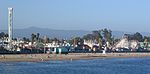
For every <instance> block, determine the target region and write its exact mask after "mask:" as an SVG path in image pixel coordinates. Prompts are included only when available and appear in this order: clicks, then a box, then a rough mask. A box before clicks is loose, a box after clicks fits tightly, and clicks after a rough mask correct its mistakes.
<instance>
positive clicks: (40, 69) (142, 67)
mask: <svg viewBox="0 0 150 74" xmlns="http://www.w3.org/2000/svg"><path fill="white" fill-rule="evenodd" d="M98 73H99V74H149V73H150V58H112V59H94V60H74V61H46V62H5V63H4V62H2V63H0V74H98Z"/></svg>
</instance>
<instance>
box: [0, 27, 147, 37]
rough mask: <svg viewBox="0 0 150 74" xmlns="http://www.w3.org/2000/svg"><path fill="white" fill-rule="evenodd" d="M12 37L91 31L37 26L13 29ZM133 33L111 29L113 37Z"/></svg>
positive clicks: (85, 32)
mask: <svg viewBox="0 0 150 74" xmlns="http://www.w3.org/2000/svg"><path fill="white" fill-rule="evenodd" d="M1 32H7V30H1ZM13 33H14V37H19V38H22V37H28V38H30V37H31V34H32V33H35V34H36V33H40V36H41V37H43V36H45V35H46V36H48V37H50V38H55V37H56V38H59V39H71V38H72V37H77V36H79V37H82V36H84V35H86V34H89V33H92V32H91V31H84V30H55V29H48V28H38V27H29V28H25V29H14V32H13ZM125 33H127V34H133V32H123V31H112V35H113V36H114V37H115V38H121V37H122V35H123V34H125ZM141 34H142V35H144V36H150V33H148V32H141Z"/></svg>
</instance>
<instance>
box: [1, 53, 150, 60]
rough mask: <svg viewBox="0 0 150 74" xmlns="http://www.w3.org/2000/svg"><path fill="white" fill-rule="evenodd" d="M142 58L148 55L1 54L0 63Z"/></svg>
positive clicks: (148, 54)
mask: <svg viewBox="0 0 150 74" xmlns="http://www.w3.org/2000/svg"><path fill="white" fill-rule="evenodd" d="M133 57H136V58H142V57H150V53H107V54H102V53H69V54H5V55H4V54H3V55H2V54H1V55H0V62H36V61H49V60H71V61H72V60H80V59H97V58H133Z"/></svg>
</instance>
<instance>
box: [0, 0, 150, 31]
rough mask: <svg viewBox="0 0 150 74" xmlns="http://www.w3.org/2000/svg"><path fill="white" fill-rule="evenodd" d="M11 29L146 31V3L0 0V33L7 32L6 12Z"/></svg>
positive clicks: (149, 3) (149, 8) (149, 26)
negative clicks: (11, 14)
mask: <svg viewBox="0 0 150 74" xmlns="http://www.w3.org/2000/svg"><path fill="white" fill-rule="evenodd" d="M8 7H13V8H14V28H27V27H31V26H35V27H42V28H51V29H64V30H95V29H101V28H109V29H112V30H117V31H131V32H135V31H140V32H149V31H150V0H0V29H7V8H8Z"/></svg>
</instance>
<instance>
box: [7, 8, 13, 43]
mask: <svg viewBox="0 0 150 74" xmlns="http://www.w3.org/2000/svg"><path fill="white" fill-rule="evenodd" d="M12 29H13V8H11V7H9V8H8V37H9V39H8V42H11V41H12V36H13V35H12V34H13V31H12Z"/></svg>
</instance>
